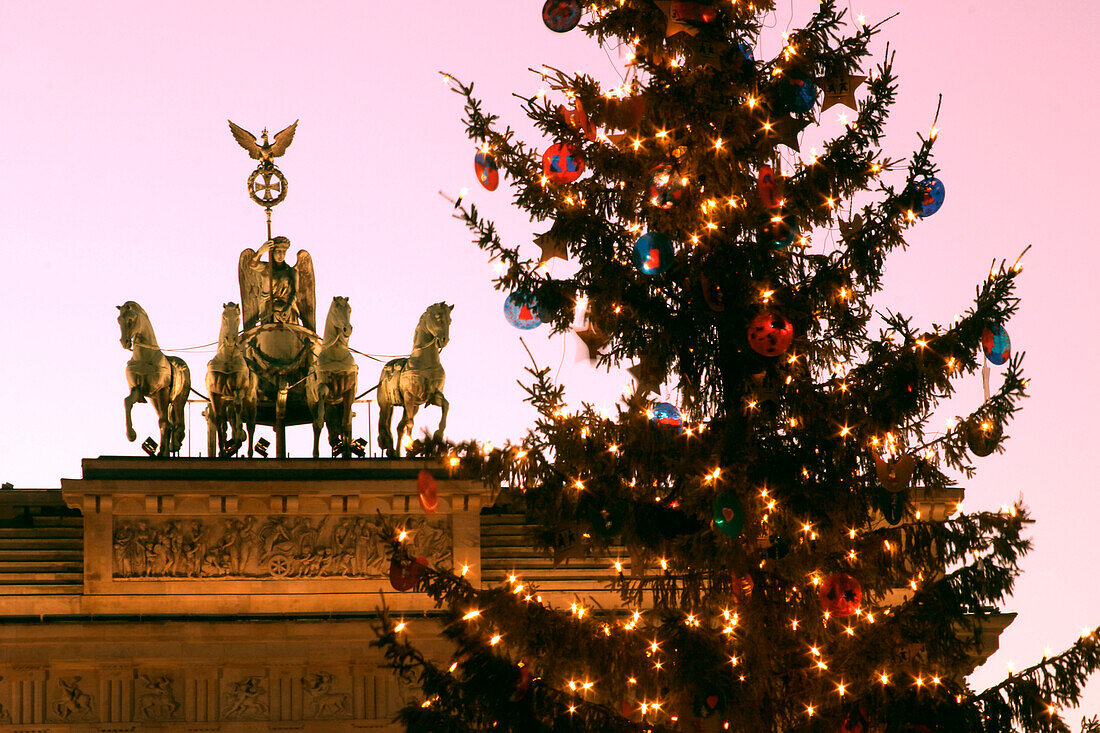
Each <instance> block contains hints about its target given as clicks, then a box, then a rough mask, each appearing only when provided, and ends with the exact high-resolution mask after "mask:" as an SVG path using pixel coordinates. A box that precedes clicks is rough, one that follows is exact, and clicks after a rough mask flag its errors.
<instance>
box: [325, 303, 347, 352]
mask: <svg viewBox="0 0 1100 733" xmlns="http://www.w3.org/2000/svg"><path fill="white" fill-rule="evenodd" d="M350 337H351V303H350V302H348V299H347V298H345V297H344V296H342V295H337V296H336V297H334V298H333V299H332V305H330V306H329V309H328V318H326V319H325V343H332V342H333V341H335V340H337V339H340V338H343V339H344V340H347V339H348V338H350Z"/></svg>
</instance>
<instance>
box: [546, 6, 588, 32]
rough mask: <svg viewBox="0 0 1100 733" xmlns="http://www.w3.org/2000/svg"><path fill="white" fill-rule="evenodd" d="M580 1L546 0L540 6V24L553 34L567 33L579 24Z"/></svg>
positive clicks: (581, 9)
mask: <svg viewBox="0 0 1100 733" xmlns="http://www.w3.org/2000/svg"><path fill="white" fill-rule="evenodd" d="M582 11H583V8H582V7H581V4H580V0H546V3H545V4H544V5H543V6H542V22H543V23H544V24H545V25H546V27H547V28H549V29H550V30H552V31H554V32H555V33H568V32H569V31H571V30H573V29H574V28H576V27H577V23H580V22H581V12H582Z"/></svg>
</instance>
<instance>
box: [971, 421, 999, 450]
mask: <svg viewBox="0 0 1100 733" xmlns="http://www.w3.org/2000/svg"><path fill="white" fill-rule="evenodd" d="M963 430H964V431H965V435H966V446H967V447H968V448H970V452H971V453H973V454H974V455H976V456H978V457H979V458H985V457H986V456H988V455H990V454H991V453H993V451H995V450H997V446H998V445H1000V443H1001V436H1002V435H1003V431H1002V430H1001V425H1000V423H996V422H993V421H992V420H967V421H966V423H965V425H964V427H963Z"/></svg>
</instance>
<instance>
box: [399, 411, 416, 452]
mask: <svg viewBox="0 0 1100 733" xmlns="http://www.w3.org/2000/svg"><path fill="white" fill-rule="evenodd" d="M419 409H420V405H418V404H416V403H415V402H413V401H412V400H409V399H406V400H405V409H404V411H403V412H402V413H401V422H399V423H397V446H398V449H399V450H400V449H404V450H405V454H406V455H408V452H409V451H408V448H407V447H406V445H405V439H406V437H408V439H409V442H412V432H413V423H414V422H415V420H416V413H417V411H418V410H419Z"/></svg>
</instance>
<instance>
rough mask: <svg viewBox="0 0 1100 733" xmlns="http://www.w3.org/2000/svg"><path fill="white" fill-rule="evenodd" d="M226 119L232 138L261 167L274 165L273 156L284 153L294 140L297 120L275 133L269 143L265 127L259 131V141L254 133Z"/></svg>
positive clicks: (272, 166) (276, 156)
mask: <svg viewBox="0 0 1100 733" xmlns="http://www.w3.org/2000/svg"><path fill="white" fill-rule="evenodd" d="M227 121H228V122H229V130H230V131H231V132H232V133H233V139H235V140H236V141H237V142H238V143H240V146H241V147H242V148H244V149H245V150H247V151H248V155H249V157H251V158H253V159H255V160H258V161H260V166H261V167H263V168H274V167H275V158H278V157H279V156H280V155H282V154H283V153H285V152H286V149H287V148H289V147H290V143H291V142H293V140H294V131H295V130H296V129H297V128H298V120H294V124H293V125H291V126H290V127H288V128H286V129H285V130H283V131H282V132H279V133H276V134H275V139H274V140H273V141H272V142H270V143H269V142H268V141H267V128H264V130H263V132H261V133H260V138H261V141H258V140H256V136H255V135H253V134H252V133H251V132H249V131H248V130H246V129H244V128H243V127H241V126H240V125H238V124H236V123H234V122H233V120H227Z"/></svg>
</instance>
